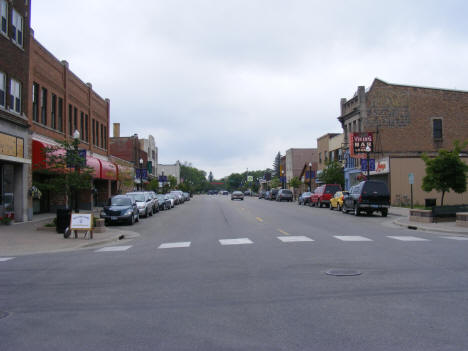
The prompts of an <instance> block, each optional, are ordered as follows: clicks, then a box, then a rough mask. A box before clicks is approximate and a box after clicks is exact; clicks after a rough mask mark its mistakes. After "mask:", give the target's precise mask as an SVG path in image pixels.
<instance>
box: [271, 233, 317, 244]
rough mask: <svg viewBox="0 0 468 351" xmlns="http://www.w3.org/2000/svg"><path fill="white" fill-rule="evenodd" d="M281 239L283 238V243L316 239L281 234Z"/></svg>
mask: <svg viewBox="0 0 468 351" xmlns="http://www.w3.org/2000/svg"><path fill="white" fill-rule="evenodd" d="M278 239H279V240H281V241H282V242H283V243H296V242H301V241H314V240H313V239H311V238H309V237H307V236H303V235H299V236H279V237H278Z"/></svg>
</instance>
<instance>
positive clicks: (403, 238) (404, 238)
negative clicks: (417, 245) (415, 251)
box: [387, 236, 429, 241]
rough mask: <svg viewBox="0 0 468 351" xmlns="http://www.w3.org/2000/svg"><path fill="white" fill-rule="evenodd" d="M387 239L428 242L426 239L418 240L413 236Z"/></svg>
mask: <svg viewBox="0 0 468 351" xmlns="http://www.w3.org/2000/svg"><path fill="white" fill-rule="evenodd" d="M387 238H390V239H395V240H401V241H429V240H427V239H423V238H418V237H415V236H387Z"/></svg>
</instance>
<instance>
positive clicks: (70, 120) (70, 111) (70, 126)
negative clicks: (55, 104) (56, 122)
mask: <svg viewBox="0 0 468 351" xmlns="http://www.w3.org/2000/svg"><path fill="white" fill-rule="evenodd" d="M72 114H73V107H72V105H68V134H69V135H73V116H72Z"/></svg>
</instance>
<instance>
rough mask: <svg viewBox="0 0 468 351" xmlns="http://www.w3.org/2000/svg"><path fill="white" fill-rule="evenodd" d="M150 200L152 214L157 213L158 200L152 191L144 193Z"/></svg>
mask: <svg viewBox="0 0 468 351" xmlns="http://www.w3.org/2000/svg"><path fill="white" fill-rule="evenodd" d="M146 193H147V194H148V195H149V197H150V199H151V204H152V206H153V213H156V212H159V200H158V198H157V197H156V193H155V192H154V191H147V192H146Z"/></svg>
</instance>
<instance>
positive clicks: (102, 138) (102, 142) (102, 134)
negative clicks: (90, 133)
mask: <svg viewBox="0 0 468 351" xmlns="http://www.w3.org/2000/svg"><path fill="white" fill-rule="evenodd" d="M101 147H104V129H103V125H102V124H101Z"/></svg>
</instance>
